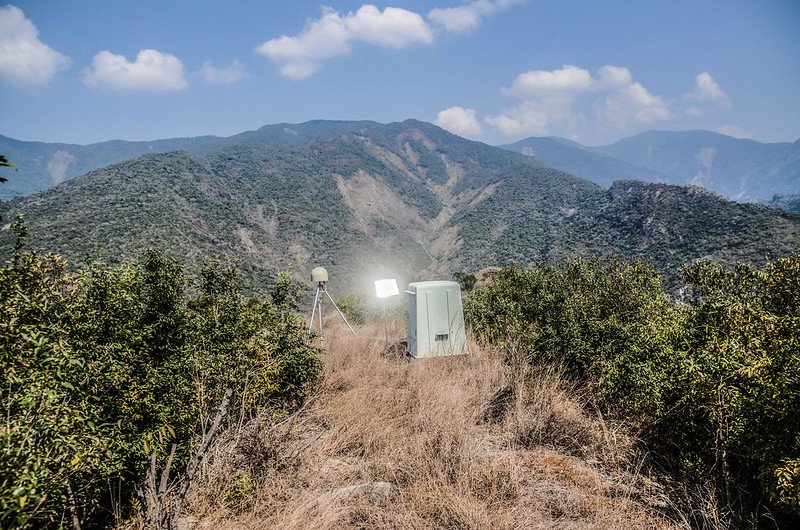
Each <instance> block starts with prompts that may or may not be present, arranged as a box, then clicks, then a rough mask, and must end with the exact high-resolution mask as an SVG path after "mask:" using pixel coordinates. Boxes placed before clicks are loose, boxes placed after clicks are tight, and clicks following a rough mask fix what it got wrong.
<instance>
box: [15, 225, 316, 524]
mask: <svg viewBox="0 0 800 530" xmlns="http://www.w3.org/2000/svg"><path fill="white" fill-rule="evenodd" d="M15 228H17V229H18V231H20V232H21V230H19V229H20V226H19V223H18V224H17V226H15ZM287 278H288V276H282V277H281V278H279V281H278V282H276V287H275V290H274V291H273V298H274V299H275V301H270V300H254V299H245V298H243V297H242V296H241V294H240V286H239V280H238V276H237V274H236V273H235V271H234V270H233V269H231V268H229V267H225V266H222V265H221V264H219V263H210V264H208V265H207V266H206V267H205V268H204V269H203V271H202V273H201V274H200V278H199V279H198V281H194V282H193V281H192V280H191V279H190V278H188V277H187V276H186V274H185V273H184V270H183V267H182V266H181V264H179V263H178V262H176V261H174V260H170V259H167V258H165V257H164V256H163V255H161V254H159V253H158V252H155V251H149V252H147V253H145V255H144V256H143V258H142V260H141V262H140V263H136V264H130V263H129V264H125V265H122V266H118V267H113V268H112V267H109V266H107V265H104V264H101V263H96V264H93V265H91V266H88V267H86V268H84V269H82V270H79V271H78V272H77V273H74V274H71V273H67V272H66V271H65V264H64V262H63V261H62V260H61V259H60V258H59V257H58V256H55V255H45V256H43V255H39V254H37V253H29V252H22V251H21V250H18V251H17V252H16V253H15V254H14V256H13V258H12V259H11V260H10V261H8V262H6V263H5V264H3V265H2V266H0V399H1V400H2V405H3V415H4V417H3V422H2V426H0V527H2V528H14V527H21V528H26V527H28V528H33V527H49V526H52V527H58V526H61V525H63V524H65V521H66V520H68V519H66V518H67V517H72V516H73V515H74V516H75V517H77V518H78V519H79V520H80V521H83V522H90V523H92V524H94V525H98V524H103V523H104V521H105V522H108V521H110V514H111V511H112V509H116V508H119V506H116V507H115V506H112V504H113V503H118V504H121V505H122V508H123V509H127V508H130V506H131V500H132V498H133V490H134V487H135V486H136V485H137V484H139V483H140V482H141V481H142V479H143V477H144V474H145V470H146V466H147V463H148V460H149V457H150V455H152V454H155V455H156V456H157V459H158V462H159V465H161V464H163V462H164V460H165V459H166V455H167V453H168V452H169V448H170V447H171V446H172V444H175V445H176V454H175V462H174V463H173V469H178V470H179V469H181V468H182V466H185V464H186V462H187V461H188V458H189V456H190V452H191V451H192V448H193V447H194V446H195V445H196V444H197V443H198V440H199V439H200V437H201V436H202V434H203V433H204V432H205V431H206V430H207V429H208V426H209V423H210V421H211V417H212V416H213V414H214V412H215V410H216V407H217V406H218V404H219V402H220V400H221V397H222V395H223V394H224V392H225V390H226V389H228V388H231V389H233V390H234V395H235V396H236V397H235V400H234V402H233V404H232V409H231V412H232V413H233V414H231V416H233V417H236V418H239V417H240V416H241V415H242V414H251V415H254V414H257V413H258V412H266V413H268V414H269V413H279V414H283V413H285V411H287V410H290V409H292V408H294V407H297V406H298V405H299V404H300V403H302V401H303V399H304V397H305V395H306V392H307V388H308V384H309V383H310V382H312V381H313V380H314V379H315V378H316V376H317V374H318V373H319V370H320V361H319V359H318V352H317V350H316V349H314V348H311V347H309V346H307V345H306V344H305V341H304V334H303V331H304V328H303V325H302V322H300V321H299V319H298V318H297V316H296V313H295V312H294V311H293V308H292V306H291V305H292V301H291V291H292V289H293V287H292V285H291V283H290V282H288V283H287V281H286V280H287ZM287 293H288V294H287ZM111 483H113V484H114V487H113V490H115V491H117V492H121V495H120V494H119V493H118V494H117V497H116V498H114V499H112V498H111V495H109V490H110V489H112V488H109V484H111ZM119 497H121V498H119ZM126 507H127V508H126Z"/></svg>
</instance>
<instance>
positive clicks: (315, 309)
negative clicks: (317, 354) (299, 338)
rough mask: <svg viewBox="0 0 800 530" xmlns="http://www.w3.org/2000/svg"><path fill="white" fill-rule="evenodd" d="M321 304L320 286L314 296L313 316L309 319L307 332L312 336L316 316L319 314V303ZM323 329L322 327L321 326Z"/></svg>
mask: <svg viewBox="0 0 800 530" xmlns="http://www.w3.org/2000/svg"><path fill="white" fill-rule="evenodd" d="M318 304H319V288H317V295H316V296H315V297H314V309H313V310H312V311H311V318H310V319H309V321H308V331H307V332H306V334H307V335H308V336H309V337H311V328H312V327H314V316H316V314H317V305H318ZM320 331H322V327H320Z"/></svg>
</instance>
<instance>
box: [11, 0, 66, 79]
mask: <svg viewBox="0 0 800 530" xmlns="http://www.w3.org/2000/svg"><path fill="white" fill-rule="evenodd" d="M38 35H39V31H38V30H37V29H36V26H35V25H34V24H33V22H31V20H30V19H28V18H26V17H25V14H24V13H23V12H22V10H21V9H20V8H18V7H16V6H12V5H9V6H6V7H2V8H0V80H3V81H9V82H12V83H18V84H37V83H45V82H47V81H49V80H50V79H52V78H53V76H54V75H55V73H56V72H57V71H58V70H63V69H65V68H69V66H70V64H71V61H70V60H69V58H68V57H67V56H66V55H63V54H61V53H59V52H57V51H55V50H54V49H52V48H51V47H50V46H48V45H47V44H45V43H43V42H42V41H40V40H39V37H38Z"/></svg>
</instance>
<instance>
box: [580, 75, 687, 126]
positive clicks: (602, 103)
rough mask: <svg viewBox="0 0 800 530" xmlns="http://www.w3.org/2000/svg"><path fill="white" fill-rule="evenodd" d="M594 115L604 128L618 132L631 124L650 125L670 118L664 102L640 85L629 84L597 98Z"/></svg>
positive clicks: (670, 114)
mask: <svg viewBox="0 0 800 530" xmlns="http://www.w3.org/2000/svg"><path fill="white" fill-rule="evenodd" d="M594 109H595V113H596V114H597V116H598V117H599V118H600V119H601V120H603V121H604V122H605V124H606V126H609V125H610V126H611V128H616V129H620V130H625V129H627V128H628V127H629V126H630V125H631V123H639V124H651V123H654V122H656V121H666V120H669V119H671V118H672V112H671V111H670V110H669V109H668V108H667V107H666V104H665V103H664V100H663V99H662V98H661V97H659V96H654V95H652V94H651V93H650V92H648V91H647V89H646V88H644V87H643V86H642V85H641V83H636V82H631V83H630V84H628V85H624V86H621V87H619V88H617V89H616V90H613V91H611V92H610V93H609V94H607V95H605V96H603V97H601V98H599V99H598V100H596V101H595V104H594Z"/></svg>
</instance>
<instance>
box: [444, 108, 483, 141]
mask: <svg viewBox="0 0 800 530" xmlns="http://www.w3.org/2000/svg"><path fill="white" fill-rule="evenodd" d="M436 125H438V126H439V127H441V128H443V129H447V130H448V131H450V132H451V133H454V134H458V135H459V136H478V135H480V134H481V132H482V131H481V125H480V123H478V119H477V118H476V117H475V109H465V108H463V107H450V108H448V109H444V110H442V111H440V112H439V114H437V116H436Z"/></svg>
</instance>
